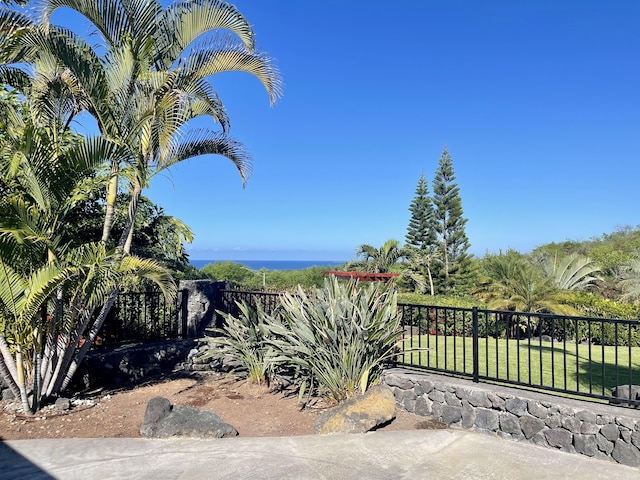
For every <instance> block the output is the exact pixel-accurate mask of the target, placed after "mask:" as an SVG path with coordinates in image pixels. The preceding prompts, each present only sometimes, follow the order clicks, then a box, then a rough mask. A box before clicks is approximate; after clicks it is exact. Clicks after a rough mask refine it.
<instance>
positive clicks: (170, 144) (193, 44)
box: [0, 0, 281, 391]
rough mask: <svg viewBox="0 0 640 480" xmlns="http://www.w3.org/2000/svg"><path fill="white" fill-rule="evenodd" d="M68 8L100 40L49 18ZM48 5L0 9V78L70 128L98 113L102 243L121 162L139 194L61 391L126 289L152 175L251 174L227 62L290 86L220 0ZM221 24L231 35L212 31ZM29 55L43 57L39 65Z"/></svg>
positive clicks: (273, 85)
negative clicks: (204, 169) (217, 81)
mask: <svg viewBox="0 0 640 480" xmlns="http://www.w3.org/2000/svg"><path fill="white" fill-rule="evenodd" d="M61 7H69V8H72V9H74V10H76V11H77V12H79V13H81V14H82V15H84V16H85V17H86V18H87V19H88V20H89V21H90V22H91V23H92V24H93V25H94V27H95V29H96V31H97V32H99V33H100V35H101V43H100V45H99V46H98V47H95V48H94V47H93V46H91V45H89V44H87V43H86V42H85V41H84V40H83V39H82V38H81V37H79V36H77V35H75V34H73V33H72V32H70V31H68V30H66V29H64V28H61V27H56V26H50V25H49V18H50V16H51V14H52V13H53V12H54V11H55V10H56V9H57V8H61ZM41 14H42V19H43V22H42V23H41V24H36V23H34V22H32V21H31V20H30V19H29V18H28V17H27V16H25V15H22V14H20V13H17V12H13V11H8V10H3V11H0V23H2V24H3V25H4V26H5V28H4V29H3V30H2V32H1V33H0V35H1V36H0V41H1V48H0V61H1V62H2V63H3V64H4V66H2V67H0V81H2V82H3V83H6V84H10V85H12V86H15V87H18V88H23V89H24V91H25V92H26V93H27V96H28V98H29V99H30V100H31V105H32V109H33V111H34V112H36V113H37V114H40V113H46V114H47V115H49V116H50V117H53V116H56V115H57V116H58V117H59V118H60V119H63V118H64V121H63V122H62V125H63V126H64V127H65V128H66V127H68V126H69V124H70V123H71V121H72V119H73V118H74V116H75V115H76V114H77V113H79V112H81V111H83V110H85V111H88V112H89V113H90V114H91V115H93V116H94V118H95V119H96V121H97V123H98V126H99V128H100V132H101V136H100V137H98V139H99V140H97V141H98V143H99V144H100V145H102V146H106V147H107V148H104V149H103V150H104V151H103V152H102V155H101V158H102V159H103V160H105V161H108V162H109V163H110V176H109V183H108V187H107V191H108V193H107V197H106V206H107V213H106V216H105V221H104V228H103V235H102V242H103V243H105V242H106V241H107V240H108V239H109V237H110V234H111V226H112V224H113V218H114V215H115V208H114V206H115V200H116V193H117V191H118V189H119V188H120V187H119V182H120V180H121V178H122V175H121V173H124V174H125V175H124V178H125V179H126V180H127V181H128V191H129V194H130V201H129V209H128V214H127V216H128V222H127V226H126V227H125V229H124V231H123V233H122V235H121V236H120V238H119V239H118V241H117V245H118V250H117V251H116V252H114V254H113V255H106V256H104V257H102V258H103V259H105V258H106V259H109V262H110V263H109V262H107V265H106V267H105V268H106V271H105V275H107V276H108V275H111V278H112V280H113V281H112V282H105V285H108V289H107V291H108V295H107V296H106V298H103V300H104V301H103V307H102V309H101V311H100V313H99V315H98V318H97V320H96V321H95V322H93V324H92V325H91V326H90V328H89V330H88V333H87V332H85V329H86V328H88V327H89V321H90V317H91V315H90V312H91V308H90V306H89V304H88V303H87V302H85V304H86V305H87V307H86V308H85V309H84V311H83V313H82V315H81V317H82V318H81V319H78V320H77V324H76V328H75V330H74V332H73V336H74V338H76V337H79V336H80V335H82V334H83V332H84V335H85V337H86V342H85V343H84V345H83V346H82V347H81V348H79V349H77V351H75V349H76V345H77V344H74V343H73V342H70V343H69V345H70V347H69V348H67V350H66V351H65V352H64V355H63V356H64V358H63V360H62V361H61V362H62V363H60V364H59V365H61V369H62V371H63V373H64V371H65V370H66V371H67V373H66V375H64V380H63V381H62V382H60V381H58V380H56V383H55V385H54V387H53V391H59V390H60V389H63V388H65V387H66V385H68V383H69V381H70V379H71V376H72V375H73V373H74V372H75V369H76V368H77V366H78V365H79V363H80V362H81V361H82V359H83V357H84V355H85V354H86V352H87V351H88V348H89V346H90V345H91V344H92V342H93V340H94V339H95V337H96V336H97V333H98V331H99V329H100V327H101V325H102V322H103V321H104V319H105V318H106V315H107V313H108V311H109V309H110V308H111V305H112V304H113V301H114V300H115V297H116V295H117V293H118V287H119V285H120V284H121V282H122V277H120V279H118V276H117V275H115V273H117V271H119V270H120V267H121V266H122V265H123V264H124V263H126V261H127V257H126V254H127V253H128V252H129V251H130V248H131V239H132V235H133V228H134V219H135V216H136V211H137V208H138V202H139V199H140V196H141V194H142V190H143V189H144V188H145V187H146V186H147V184H148V182H149V181H150V180H151V179H152V177H153V176H154V175H155V174H157V173H158V172H160V171H162V170H164V169H166V168H168V167H170V166H171V165H174V164H175V163H177V162H180V161H182V160H185V159H188V158H191V157H194V156H198V155H206V154H219V155H222V156H225V157H227V158H228V159H230V160H231V161H232V162H233V163H234V164H235V165H236V167H237V168H238V171H239V173H240V176H241V178H242V181H243V184H244V183H245V182H246V179H247V177H248V174H249V172H250V157H249V155H248V154H247V152H246V151H245V150H244V148H243V146H242V145H241V144H240V143H239V142H237V141H235V140H234V139H232V138H231V137H229V136H228V134H227V132H228V129H229V119H228V117H227V114H226V112H225V110H224V107H223V105H222V102H221V101H220V99H219V97H218V95H217V93H216V92H215V90H214V89H213V86H212V85H211V84H210V82H209V81H208V77H209V76H211V75H213V74H216V73H220V72H225V71H242V72H247V73H250V74H253V75H254V76H256V77H257V78H258V79H259V80H260V81H261V82H262V84H263V85H264V86H265V88H266V89H267V92H268V94H269V97H270V100H271V102H272V103H273V102H275V100H276V99H277V98H278V97H279V95H280V85H281V82H280V76H279V74H278V71H277V70H276V69H275V67H274V66H273V65H272V63H271V60H270V59H268V58H267V57H266V56H264V55H263V54H261V53H257V52H255V50H254V39H253V31H252V29H251V27H250V25H249V23H248V22H247V21H246V19H244V17H243V16H242V15H241V14H240V13H239V12H238V11H237V9H236V8H235V7H233V6H232V5H229V4H226V3H223V2H220V1H217V0H196V1H193V2H179V3H175V4H173V5H170V6H168V7H167V8H164V9H163V8H162V6H161V5H160V3H159V2H157V1H154V0H120V1H111V0H100V1H98V2H96V1H92V0H69V1H64V0H63V1H51V2H48V1H45V2H42V4H41ZM219 29H225V30H228V31H229V32H231V34H230V35H226V36H222V35H218V36H213V37H212V36H204V34H206V33H208V32H211V31H212V30H219ZM200 39H203V40H200ZM24 64H29V65H34V64H35V65H37V66H42V67H43V68H41V69H36V74H35V75H34V76H30V75H29V74H28V73H27V72H26V71H25V70H23V68H22V65H24ZM40 72H44V73H45V75H40ZM51 80H53V81H51ZM61 114H62V115H61ZM201 116H204V117H208V118H210V119H211V120H212V123H217V124H219V125H220V127H221V131H217V130H211V129H200V130H196V129H189V125H188V123H189V121H190V120H192V119H194V118H196V117H201ZM63 244H64V242H63ZM52 251H53V250H52ZM123 254H124V255H125V256H124V257H123ZM123 262H124V263H123ZM100 265H103V266H104V262H102V261H101V262H100ZM125 271H129V272H130V271H131V269H129V270H127V269H125ZM114 275H115V276H114ZM87 293H88V292H87ZM73 352H75V353H73ZM72 358H73V359H72ZM71 359H72V360H71ZM56 378H58V379H59V378H62V377H61V376H60V375H58V376H57V377H56Z"/></svg>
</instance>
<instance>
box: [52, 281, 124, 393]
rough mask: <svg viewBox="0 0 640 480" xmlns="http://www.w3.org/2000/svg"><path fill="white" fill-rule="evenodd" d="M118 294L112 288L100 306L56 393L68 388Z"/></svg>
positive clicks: (116, 290)
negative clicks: (96, 316)
mask: <svg viewBox="0 0 640 480" xmlns="http://www.w3.org/2000/svg"><path fill="white" fill-rule="evenodd" d="M118 293H120V289H119V288H114V289H113V290H112V291H111V294H110V295H109V298H108V299H107V301H106V302H105V304H104V305H103V306H102V310H100V314H99V315H98V318H96V321H95V322H93V325H92V326H91V330H90V332H89V336H88V337H85V341H84V344H83V345H82V346H81V347H80V349H79V350H78V352H77V353H76V355H75V358H74V359H73V361H72V362H71V364H70V365H69V369H68V371H67V373H66V375H65V376H64V379H63V380H62V383H61V385H60V388H59V390H56V391H63V390H64V389H65V388H67V387H68V386H69V383H70V382H71V380H72V379H73V375H74V374H75V373H76V370H77V369H78V367H79V366H80V364H81V363H82V361H83V360H84V357H85V356H86V355H87V352H88V351H89V348H90V347H91V345H93V342H94V341H95V339H96V337H97V336H98V332H99V331H100V328H102V324H103V323H104V321H105V319H106V318H107V315H108V314H109V311H110V310H111V307H112V306H113V304H114V303H115V301H116V298H117V297H118Z"/></svg>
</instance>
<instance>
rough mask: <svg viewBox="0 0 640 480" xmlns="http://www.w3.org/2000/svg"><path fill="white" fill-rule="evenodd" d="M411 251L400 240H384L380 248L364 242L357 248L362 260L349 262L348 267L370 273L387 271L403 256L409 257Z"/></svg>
mask: <svg viewBox="0 0 640 480" xmlns="http://www.w3.org/2000/svg"><path fill="white" fill-rule="evenodd" d="M409 255H410V252H409V250H408V249H406V248H402V247H400V242H399V241H398V240H394V239H390V240H387V241H386V242H384V245H382V247H380V248H379V249H378V248H376V247H373V246H371V245H368V244H363V245H360V246H359V247H358V249H357V250H356V256H357V257H362V258H361V259H360V260H356V261H353V262H349V263H348V264H347V265H346V268H347V269H354V268H355V269H357V270H362V271H364V272H370V273H387V272H389V271H391V269H392V268H393V267H394V266H395V265H396V264H397V263H398V262H399V261H400V260H402V259H403V258H407V257H408V256H409Z"/></svg>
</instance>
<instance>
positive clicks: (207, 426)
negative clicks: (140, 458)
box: [140, 397, 238, 438]
mask: <svg viewBox="0 0 640 480" xmlns="http://www.w3.org/2000/svg"><path fill="white" fill-rule="evenodd" d="M140 435H142V436H143V437H147V438H170V437H188V438H224V437H235V436H237V435H238V431H237V430H236V429H235V428H234V427H232V426H231V425H229V424H228V423H225V422H224V421H223V420H222V419H221V418H220V417H219V416H218V415H216V414H215V413H213V412H209V411H205V410H198V409H197V408H193V407H189V406H186V405H171V402H169V400H168V399H166V398H164V397H155V398H152V399H151V400H149V402H148V403H147V410H146V411H145V414H144V420H143V421H142V425H141V426H140Z"/></svg>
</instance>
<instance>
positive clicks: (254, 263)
mask: <svg viewBox="0 0 640 480" xmlns="http://www.w3.org/2000/svg"><path fill="white" fill-rule="evenodd" d="M226 261H230V262H233V263H241V264H242V265H244V266H245V267H249V268H250V269H251V270H262V269H263V268H264V269H266V270H303V269H305V268H309V267H329V268H331V267H337V266H339V265H343V264H345V263H346V261H344V262H338V261H335V260H190V261H189V263H191V265H193V266H194V267H196V268H197V269H198V270H200V269H201V268H202V267H204V266H205V265H208V264H210V263H216V262H226Z"/></svg>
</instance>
